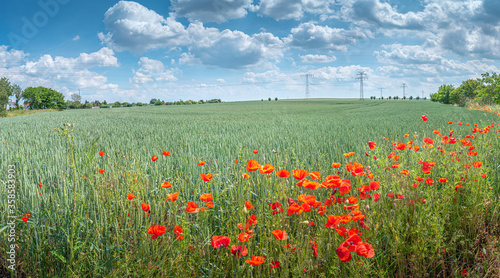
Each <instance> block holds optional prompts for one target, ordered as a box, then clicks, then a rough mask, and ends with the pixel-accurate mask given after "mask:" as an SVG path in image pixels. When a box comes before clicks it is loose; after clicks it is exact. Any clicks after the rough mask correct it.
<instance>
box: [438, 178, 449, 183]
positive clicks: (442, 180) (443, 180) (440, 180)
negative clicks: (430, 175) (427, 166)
mask: <svg viewBox="0 0 500 278" xmlns="http://www.w3.org/2000/svg"><path fill="white" fill-rule="evenodd" d="M439 182H442V183H445V182H448V179H445V178H440V179H439Z"/></svg>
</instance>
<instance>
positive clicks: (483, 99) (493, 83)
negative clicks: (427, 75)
mask: <svg viewBox="0 0 500 278" xmlns="http://www.w3.org/2000/svg"><path fill="white" fill-rule="evenodd" d="M431 101H436V102H441V103H444V104H456V105H459V106H466V105H467V104H469V103H470V102H476V103H478V104H481V105H491V104H494V103H495V104H498V105H500V75H498V74H497V73H495V72H494V73H491V74H490V73H488V72H487V73H483V74H481V78H476V79H468V80H465V81H463V82H462V84H461V85H460V86H458V87H457V88H455V86H453V85H447V84H443V85H441V86H440V87H439V90H438V92H437V93H435V94H431Z"/></svg>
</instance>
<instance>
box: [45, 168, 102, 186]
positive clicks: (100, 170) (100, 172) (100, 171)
mask: <svg viewBox="0 0 500 278" xmlns="http://www.w3.org/2000/svg"><path fill="white" fill-rule="evenodd" d="M102 173H104V170H103V169H99V174H102ZM40 187H41V186H40Z"/></svg>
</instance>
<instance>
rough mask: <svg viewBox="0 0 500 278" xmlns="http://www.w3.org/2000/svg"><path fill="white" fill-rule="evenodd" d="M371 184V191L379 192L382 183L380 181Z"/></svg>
mask: <svg viewBox="0 0 500 278" xmlns="http://www.w3.org/2000/svg"><path fill="white" fill-rule="evenodd" d="M369 184H370V189H371V190H377V189H379V188H380V182H378V181H371V182H370V183H369Z"/></svg>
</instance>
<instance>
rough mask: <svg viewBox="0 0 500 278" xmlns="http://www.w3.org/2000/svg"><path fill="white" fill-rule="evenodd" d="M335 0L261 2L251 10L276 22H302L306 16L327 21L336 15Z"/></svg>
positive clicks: (273, 0)
mask: <svg viewBox="0 0 500 278" xmlns="http://www.w3.org/2000/svg"><path fill="white" fill-rule="evenodd" d="M334 5H335V1H334V0H260V1H259V4H258V5H256V6H252V8H251V10H252V11H254V12H258V14H259V15H260V16H267V17H271V18H273V19H275V20H287V19H293V20H300V19H302V18H304V17H305V15H306V14H319V15H320V17H321V18H322V19H326V18H327V17H329V16H330V15H332V14H333V13H334V9H333V6H334Z"/></svg>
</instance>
